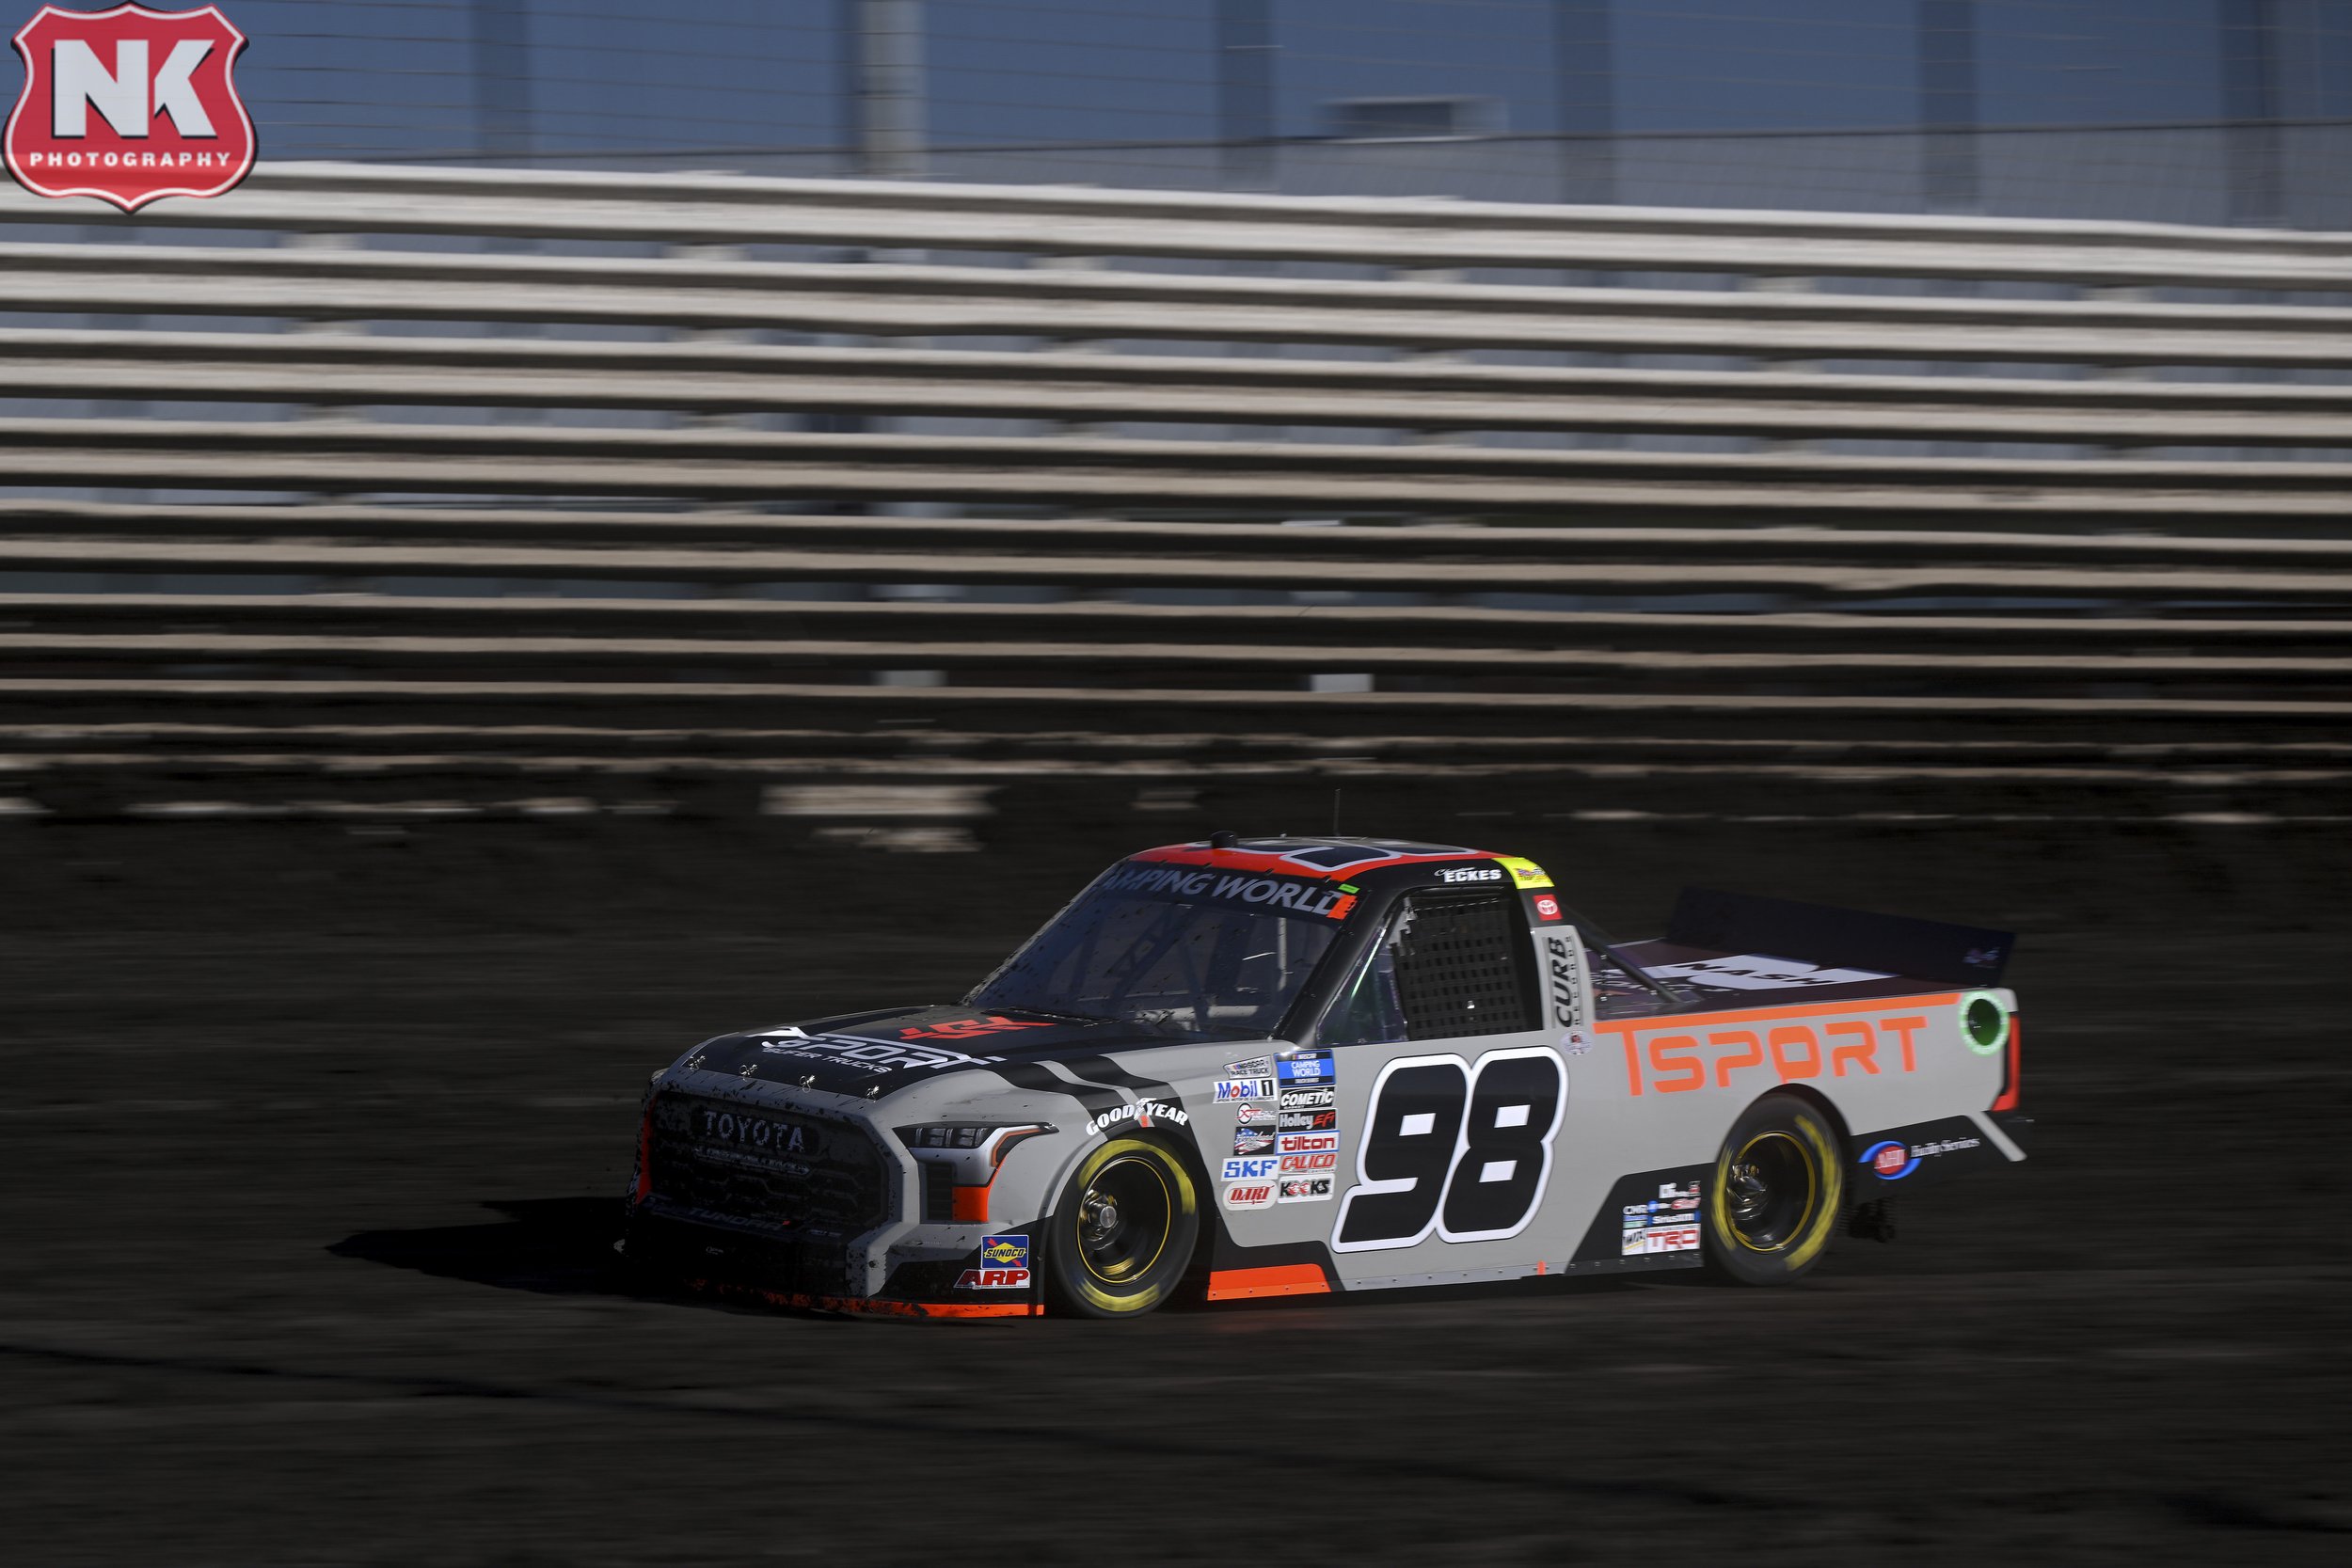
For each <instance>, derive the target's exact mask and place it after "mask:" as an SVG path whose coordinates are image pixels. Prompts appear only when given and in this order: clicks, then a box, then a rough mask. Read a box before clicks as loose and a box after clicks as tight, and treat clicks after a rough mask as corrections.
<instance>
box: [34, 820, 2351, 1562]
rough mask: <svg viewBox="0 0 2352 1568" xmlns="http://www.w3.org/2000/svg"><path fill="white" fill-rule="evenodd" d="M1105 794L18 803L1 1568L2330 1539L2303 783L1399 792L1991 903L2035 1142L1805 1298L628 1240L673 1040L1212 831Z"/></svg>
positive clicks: (2333, 1003)
mask: <svg viewBox="0 0 2352 1568" xmlns="http://www.w3.org/2000/svg"><path fill="white" fill-rule="evenodd" d="M1115 804H1116V807H1117V809H1116V810H1113V811H1110V812H1109V813H1107V814H1106V815H1105V816H1104V818H1103V819H1102V820H1099V821H1092V822H1081V823H1073V824H1070V825H1069V826H1068V830H1067V832H1064V833H1063V834H1062V835H1061V836H1060V838H1059V839H1058V841H1057V847H1056V849H1055V852H1054V854H1053V856H1052V857H1051V859H1050V860H1039V859H1036V858H1034V857H1028V856H1024V855H1022V854H1020V853H1018V852H1016V851H1015V850H1014V849H1012V848H1010V847H1001V846H1000V847H995V848H992V849H991V850H989V851H988V852H986V853H982V854H977V855H961V856H882V855H875V854H861V853H856V852H853V851H845V850H834V851H830V852H824V853H817V852H813V851H810V850H808V849H807V848H806V847H802V846H799V845H797V844H796V843H794V842H791V841H788V840H787V838H786V837H785V836H784V835H783V834H782V833H781V832H780V831H779V830H776V829H775V828H773V827H772V826H771V825H765V824H761V823H759V822H756V821H746V822H739V823H733V824H730V823H725V822H718V823H700V824H697V823H686V822H660V821H656V822H644V823H637V824H626V825H607V826H604V827H600V828H598V827H589V828H565V827H559V826H554V825H546V824H540V825H532V824H508V825H496V824H470V825H465V824H451V825H446V826H439V827H428V828H419V829H414V830H410V831H402V832H384V831H375V830H372V831H367V832H352V831H349V830H346V829H342V828H337V827H332V826H317V825H292V824H289V825H278V826H251V825H247V826H235V825H225V824H214V825H206V824H187V825H168V826H167V825H147V826H118V827H60V826H54V825H51V826H42V825H37V824H7V825H0V895H4V896H0V911H5V915H4V918H5V919H6V922H7V927H8V942H7V945H6V949H5V953H0V986H5V995H6V997H7V1009H8V1017H7V1022H6V1023H5V1024H0V1039H4V1040H5V1045H4V1046H0V1051H4V1052H5V1061H6V1064H7V1068H8V1085H9V1092H8V1096H7V1098H6V1101H5V1103H0V1148H5V1150H6V1151H7V1154H8V1170H9V1187H8V1203H7V1206H6V1209H5V1211H4V1212H5V1215H6V1222H5V1237H4V1238H0V1239H4V1240H5V1253H4V1255H5V1258H6V1267H5V1269H0V1476H5V1477H6V1482H5V1484H0V1541H5V1542H7V1543H8V1545H7V1548H6V1553H5V1555H6V1556H7V1557H8V1560H11V1561H14V1562H22V1563H26V1564H51V1563H80V1562H108V1563H113V1562H133V1561H154V1562H172V1563H186V1564H213V1563H220V1564H245V1563H256V1562H306V1563H307V1562H319V1563H344V1562H349V1563H368V1564H387V1565H389V1564H409V1563H416V1562H422V1561H430V1562H433V1563H436V1564H475V1563H481V1564H517V1565H518V1564H539V1563H549V1564H552V1563H599V1564H600V1563H646V1562H657V1563H658V1562H681V1563H683V1562H701V1561H708V1560H726V1561H733V1562H743V1561H778V1562H803V1561H806V1562H816V1561H848V1560H864V1561H883V1562H888V1561H898V1560H912V1559H915V1558H924V1559H931V1560H978V1561H1039V1562H1057V1563H1058V1562H1070V1563H1078V1562H1098V1561H1109V1560H1147V1561H1200V1562H1227V1561H1234V1560H1281V1561H1289V1560H1307V1561H1321V1560H1337V1559H1341V1558H1348V1557H1353V1558H1356V1559H1359V1560H1375V1561H1432V1562H1436V1561H1444V1562H1488V1561H1491V1562H1531V1563H1532V1562H1547V1563H1550V1562H1560V1561H1591V1562H1598V1563H1610V1562H1622V1561H1627V1560H1633V1559H1636V1558H1639V1559H1642V1560H1652V1561H1686V1560H1687V1561H1701V1560H1705V1561H1723V1560H1740V1561H1749V1562H1786V1563H1808V1564H1810V1563H1820V1562H1827V1561H1833V1560H1850V1559H1854V1560H1859V1559H1860V1557H1861V1555H1862V1554H1865V1553H1867V1554H1870V1559H1869V1560H1899V1561H1901V1562H1904V1563H1907V1564H1909V1563H1920V1562H1947V1561H1949V1562H1959V1561H1963V1560H1981V1559H1982V1558H1983V1557H1984V1556H1985V1554H1988V1553H1996V1554H1999V1555H2000V1557H2002V1558H2005V1559H2006V1560H2011V1561H2019V1562H2035V1561H2060V1560H2063V1561H2067V1562H2109V1561H2112V1562H2127V1561H2128V1562H2146V1561H2152V1560H2157V1561H2179V1562H2211V1561H2214V1560H2220V1559H2223V1558H2225V1557H2230V1556H2235V1557H2238V1558H2241V1559H2243V1560H2249V1561H2254V1562H2262V1563H2274V1562H2314V1563H2316V1562H2335V1561H2341V1560H2344V1554H2345V1553H2346V1552H2347V1550H2352V1481H2347V1480H2346V1475H2347V1468H2348V1466H2347V1460H2352V1442H2347V1438H2346V1434H2345V1433H2346V1420H2345V1417H2344V1411H2345V1410H2346V1408H2347V1404H2348V1396H2352V1378H2348V1377H2347V1375H2346V1374H2347V1355H2346V1352H2345V1350H2344V1327H2345V1325H2346V1322H2347V1317H2348V1316H2352V1315H2348V1314H2347V1313H2346V1312H2345V1310H2344V1291H2345V1289H2346V1286H2347V1284H2352V1266H2347V1260H2346V1256H2345V1253H2344V1248H2343V1244H2342V1243H2341V1241H2340V1239H2339V1237H2340V1233H2341V1227H2340V1226H2339V1224H2338V1222H2337V1220H2336V1218H2335V1215H2336V1212H2337V1210H2338V1207H2339V1206H2340V1204H2341V1203H2342V1201H2343V1199H2344V1193H2345V1182H2344V1177H2343V1175H2342V1171H2343V1156H2342V1149H2343V1140H2344V1134H2345V1115H2346V1109H2347V1103H2346V1102H2347V1097H2346V1095H2345V1092H2344V1091H2345V1087H2346V1084H2347V1080H2348V1079H2352V1069H2347V1067H2346V1059H2345V1055H2344V1004H2343V1002H2342V995H2343V993H2344V971H2345V967H2346V957H2347V953H2346V943H2345V935H2346V922H2345V920H2344V916H2343V914H2342V913H2341V910H2340V903H2339V901H2340V898H2341V892H2340V890H2341V888H2342V887H2343V885H2344V874H2345V872H2346V870H2347V869H2352V864H2348V863H2352V853H2347V850H2346V847H2345V845H2344V832H2343V830H2342V828H2341V827H2340V826H2335V825H2320V826H2313V827H2304V828H2300V829H2297V828H2290V827H2270V828H2265V827H2259V826H2235V827H2193V826H2182V825H2173V826H2149V825H2137V826H2105V827H2102V826H2096V825H2093V826H2089V827H2082V826H2075V827H2062V826H2061V827H2049V826H2030V825H2021V826H2014V827H2008V828H2003V827H1998V826H1994V827H1988V826H1986V825H1985V824H1983V823H1981V822H1979V823H1975V824H1944V825H1935V824H1922V825H1916V826H1911V827H1890V826H1879V827H1875V828H1864V827H1852V826H1840V825H1836V824H1816V825H1802V824H1788V825H1782V826H1778V827H1772V826H1759V825H1756V824H1744V825H1742V824H1729V823H1724V824H1708V823H1704V822H1698V823H1691V822H1685V823H1677V824H1675V825H1673V826H1672V828H1671V829H1668V828H1665V827H1661V826H1650V827H1636V826H1629V827H1627V828H1625V829H1623V830H1622V831H1620V830H1617V829H1613V828H1605V827H1601V826H1597V825H1592V824H1583V825H1577V826H1574V827H1570V826H1568V825H1565V824H1562V823H1560V822H1557V821H1549V822H1547V821H1543V820H1541V819H1540V818H1539V817H1538V816H1536V815H1535V814H1534V813H1533V812H1530V813H1528V814H1526V815H1525V816H1523V817H1521V818H1520V819H1519V820H1518V821H1517V822H1514V821H1513V820H1511V819H1508V818H1496V819H1492V820H1480V821H1477V822H1470V823H1466V822H1463V821H1461V820H1459V819H1455V818H1450V817H1445V816H1437V817H1435V818H1433V819H1432V820H1426V821H1407V822H1399V823H1396V824H1394V825H1393V827H1394V829H1395V831H1399V832H1416V833H1424V834H1432V835H1437V836H1447V835H1454V836H1457V837H1458V836H1460V835H1464V834H1467V835H1469V836H1470V838H1471V840H1472V841H1473V842H1486V843H1489V844H1490V845H1491V846H1492V847H1496V848H1499V849H1504V850H1511V851H1517V852H1522V853H1528V854H1532V855H1534V857H1536V858H1537V859H1539V860H1541V861H1543V862H1544V863H1546V864H1547V865H1549V866H1550V867H1551V868H1552V870H1553V872H1554V874H1555V875H1556V876H1558V877H1559V878H1560V879H1561V881H1562V882H1563V884H1564V885H1565V886H1568V887H1570V888H1571V889H1573V890H1574V892H1575V894H1576V895H1578V896H1579V897H1580V898H1581V900H1582V901H1583V902H1584V903H1586V904H1587V906H1588V907H1589V908H1590V909H1591V910H1592V912H1594V913H1595V914H1597V916H1599V917H1600V918H1602V919H1603V920H1605V921H1609V922H1611V923H1613V924H1614V925H1616V926H1618V927H1619V928H1620V929H1621V930H1624V931H1626V932H1628V933H1629V934H1640V933H1641V932H1642V931H1643V930H1644V929H1645V928H1646V927H1655V925H1656V924H1657V923H1658V922H1659V920H1660V919H1661V917H1662V915H1663V913H1664V911H1665V908H1666V906H1667V904H1668V902H1669V901H1670V899H1671V897H1672V895H1673V893H1674V890H1675V888H1676V887H1677V885H1679V883H1680V882H1681V881H1684V880H1708V881H1713V882H1718V883H1721V884H1723V885H1727V886H1732V887H1737V888H1743V889H1748V890H1751V891H1759V892H1777V893H1782V894H1786V895H1793V896H1813V897H1822V898H1830V899H1836V900H1838V901H1843V902H1850V903H1854V904H1859V905H1863V906H1866V907H1879V908H1890V909H1900V910H1909V911H1913V912H1917V913H1922V914H1930V915H1938V916H1943V917H1947V918H1951V919H1957V920H1966V921H1973V922H1978V923H1981V924H1988V925H1996V926H2014V927H2017V928H2018V929H2020V930H2021V931H2022V932H2023V933H2024V934H2025V941H2024V942H2023V944H2022V946H2021V952H2020V956H2019V958H2018V961H2017V963H2016V965H2015V966H2014V968H2013V969H2012V971H2011V975H2010V979H2011V981H2012V983H2013V984H2015V985H2016V986H2017V988H2018V989H2019V990H2020V991H2021V992H2022V993H2023V997H2024V1005H2025V1011H2024V1015H2023V1016H2024V1019H2025V1025H2026V1106H2027V1108H2028V1110H2030V1111H2031V1112H2032V1113H2033V1114H2034V1115H2036V1116H2037V1117H2040V1118H2041V1124H2040V1137H2039V1139H2038V1142H2037V1143H2036V1145H2035V1148H2034V1153H2035V1158H2034V1159H2033V1161H2032V1162H2030V1163H2029V1164H2026V1165H2024V1166H2020V1167H2016V1168H2014V1169H2011V1170H2010V1171H2007V1172H2003V1173H2000V1174H1998V1175H1996V1176H1993V1177H1987V1178H1983V1179H1980V1180H1976V1181H1974V1182H1958V1183H1954V1184H1952V1185H1950V1186H1948V1187H1946V1188H1943V1189H1940V1190H1936V1191H1934V1192H1932V1193H1931V1194H1928V1195H1922V1196H1919V1197H1918V1198H1916V1199H1915V1200H1913V1201H1912V1203H1911V1205H1910V1207H1909V1208H1908V1209H1907V1211H1906V1212H1905V1213H1904V1214H1903V1216H1902V1218H1903V1226H1904V1234H1903V1238H1902V1240H1901V1241H1900V1242H1899V1243H1897V1244H1895V1245H1893V1246H1881V1245H1874V1244H1870V1243H1860V1242H1852V1241H1848V1242H1844V1243H1841V1244H1840V1246H1839V1247H1838V1248H1837V1249H1836V1251H1835V1252H1834V1253H1833V1254H1832V1256H1831V1258H1830V1259H1829V1260H1828V1262H1827V1263H1826V1264H1825V1265H1824V1266H1823V1267H1822V1268H1821V1269H1820V1271H1819V1272H1818V1273H1817V1274H1816V1275H1814V1277H1813V1278H1812V1279H1811V1280H1810V1281H1808V1282H1807V1283H1806V1284H1805V1285H1804V1286H1802V1287H1801V1288H1799V1289H1796V1290H1793V1291H1728V1290H1724V1289H1718V1288H1713V1287H1708V1286H1705V1285H1701V1284H1694V1283H1692V1282H1690V1281H1689V1280H1688V1279H1686V1278H1685V1277H1683V1276H1668V1277H1666V1278H1664V1279H1657V1278H1656V1277H1655V1276H1653V1279H1652V1280H1651V1281H1647V1282H1645V1281H1631V1280H1628V1281H1611V1282H1578V1283H1560V1282H1551V1283H1549V1284H1547V1285H1544V1286H1541V1287H1528V1288H1515V1289H1511V1290H1507V1291H1489V1292H1486V1293H1483V1294H1470V1293H1463V1294H1456V1295H1452V1296H1444V1297H1435V1296H1427V1295H1422V1296H1402V1295H1400V1296H1393V1297H1385V1298H1383V1297H1373V1298H1368V1299H1364V1300H1359V1301H1348V1302H1340V1303H1330V1302H1306V1303H1296V1302H1283V1303H1274V1304H1268V1305H1263V1306H1255V1307H1219V1308H1216V1309H1209V1310H1196V1311H1192V1312H1183V1313H1174V1312H1171V1313H1167V1314H1163V1315H1161V1316H1159V1317H1157V1318H1155V1319H1152V1320H1149V1321H1146V1322H1142V1323H1131V1324H1118V1325H1105V1324H1094V1323H1065V1322H1055V1321H1048V1322H1041V1323H946V1324H923V1323H845V1322H839V1321H834V1320H829V1319H823V1318H817V1317H807V1316H793V1315H787V1314H776V1313H768V1312H750V1311H741V1310H736V1309H732V1308H727V1307H719V1306H714V1305H710V1304H706V1303H702V1302H698V1301H692V1300H681V1299H668V1298H664V1297H661V1296H659V1295H648V1294H644V1293H635V1292H632V1291H630V1290H629V1289H628V1288H627V1287H626V1286H625V1285H624V1284H622V1283H621V1282H620V1281H618V1280H617V1279H615V1278H614V1277H613V1275H612V1273H611V1271H610V1270H609V1269H608V1268H607V1266H606V1265H607V1261H608V1259H609V1258H610V1253H609V1239H610V1220H611V1214H612V1202H611V1200H612V1195H614V1194H615V1193H616V1192H617V1190H618V1187H619V1185H620V1183H621V1182H622V1180H624V1179H625V1177H626V1175H627V1172H628V1164H629V1154H630V1142H631V1137H632V1132H633V1117H634V1108H635V1105H636V1101H637V1096H638V1092H639V1090H640V1088H641V1087H642V1085H644V1080H645V1077H646V1075H647V1074H648V1073H649V1072H650V1071H651V1070H652V1069H655V1068H657V1067H659V1066H660V1065H661V1064H662V1063H664V1062H665V1061H666V1060H668V1058H669V1057H670V1056H671V1055H672V1054H674V1053H675V1051H676V1050H678V1049H681V1048H682V1047H683V1046H684V1045H686V1044H688V1043H691V1041H692V1040H694V1039H696V1038H700V1037H704V1036H707V1035H709V1034H711V1033H715V1032H717V1031H718V1030H720V1029H722V1028H725V1027H731V1026H735V1025H739V1024H744V1023H750V1022H767V1021H770V1020H773V1019H782V1018H786V1017H791V1016H804V1015H807V1014H811V1013H817V1012H821V1011H824V1010H827V1009H830V1008H834V1007H847V1006H856V1005H861V1004H867V1003H872V1002H879V1001H888V1000H895V999H914V1000H923V999H944V998H946V997H950V996H952V995H954V994H956V993H958V992H959V991H960V990H961V989H962V988H963V987H964V986H965V985H966V984H968V983H969V982H970V980H971V979H972V978H974V977H976V976H977V974H980V973H982V972H984V970H985V968H986V967H987V965H988V963H989V962H990V961H991V960H992V959H993V958H994V957H996V956H998V955H999V954H1000V953H1001V952H1002V950H1003V949H1004V948H1005V947H1006V946H1008V945H1009V943H1010V942H1013V941H1016V940H1018V938H1019V937H1020V936H1021V935H1023V934H1025V932H1026V930H1027V929H1028V928H1030V927H1033V926H1034V925H1035V924H1036V923H1037V922H1038V921H1039V920H1040V919H1041V918H1042V917H1043V916H1044V915H1045V914H1047V913H1049V912H1050V911H1051V910H1052V908H1053V907H1054V906H1055V905H1056V904H1057V903H1058V901H1059V899H1060V898H1061V897H1062V896H1064V895H1066V894H1067V893H1068V892H1069V891H1070V890H1071V889H1072V888H1073V887H1074V885H1075V884H1076V881H1077V880H1078V879H1080V878H1081V877H1082V876H1083V875H1085V874H1086V873H1087V872H1088V871H1089V870H1090V869H1092V868H1093V866H1094V864H1095V863H1099V862H1100V861H1102V860H1104V859H1107V858H1108V857H1109V856H1111V855H1112V854H1114V853H1116V852H1118V851H1120V850H1121V849H1124V848H1129V847H1136V846H1137V845H1140V844H1144V843H1151V842H1158V841H1164V840H1165V839H1167V838H1171V837H1180V836H1189V835H1191V834H1193V833H1196V832H1200V831H1203V830H1204V829H1205V828H1206V827H1208V826H1212V825H1225V824H1222V823H1218V824H1209V823H1203V822H1196V821H1193V820H1191V819H1188V818H1174V819H1171V818H1164V817H1147V816H1130V815H1125V814H1124V801H1123V800H1121V801H1119V802H1116V803H1115ZM1978 804H1979V806H1981V804H1982V802H1978ZM1232 825H1234V826H1237V827H1240V828H1243V829H1245V830H1247V829H1250V828H1252V827H1255V826H1258V825H1259V823H1258V821H1257V820H1255V819H1252V820H1243V821H1237V822H1235V823H1233V824H1232ZM1276 825H1279V824H1276Z"/></svg>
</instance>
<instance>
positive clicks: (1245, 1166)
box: [1222, 1159, 1276, 1181]
mask: <svg viewBox="0 0 2352 1568" xmlns="http://www.w3.org/2000/svg"><path fill="white" fill-rule="evenodd" d="M1275 1164H1276V1162H1275V1161H1273V1160H1271V1159H1265V1160H1228V1161H1226V1162H1225V1173H1224V1176H1223V1178H1222V1180H1227V1181H1263V1180H1265V1179H1266V1178H1268V1177H1270V1176H1272V1175H1273V1174H1274V1166H1275Z"/></svg>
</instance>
